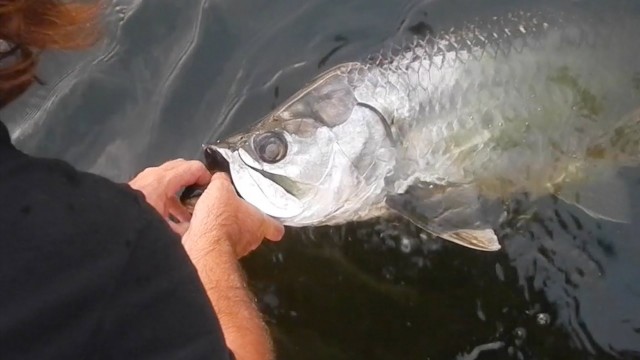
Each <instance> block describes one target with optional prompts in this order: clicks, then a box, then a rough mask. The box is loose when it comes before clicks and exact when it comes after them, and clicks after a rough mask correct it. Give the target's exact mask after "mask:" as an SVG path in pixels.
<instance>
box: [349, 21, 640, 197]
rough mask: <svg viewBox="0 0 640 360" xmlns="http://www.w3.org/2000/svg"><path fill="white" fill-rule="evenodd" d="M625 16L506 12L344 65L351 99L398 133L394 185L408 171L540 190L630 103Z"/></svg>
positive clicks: (563, 175)
mask: <svg viewBox="0 0 640 360" xmlns="http://www.w3.org/2000/svg"><path fill="white" fill-rule="evenodd" d="M635 20H636V19H630V20H621V18H619V17H612V18H611V20H610V21H608V20H607V19H606V18H605V17H604V16H601V17H599V18H596V17H585V16H579V15H578V14H572V15H567V14H563V13H561V12H549V13H543V12H537V13H531V12H524V11H520V12H513V13H508V14H506V15H504V16H501V17H492V18H489V19H478V20H477V21H476V22H474V23H467V24H465V25H463V26H461V27H459V28H457V29H447V30H445V31H440V32H438V33H437V34H434V35H429V36H427V37H426V38H424V39H417V40H414V41H413V42H412V43H410V44H409V45H408V46H396V47H391V48H387V49H385V50H384V51H383V52H381V53H379V54H377V55H375V56H371V57H369V58H368V60H367V61H366V62H363V63H362V64H359V65H354V66H351V67H350V68H348V69H347V70H346V76H348V78H349V81H350V83H351V85H352V86H353V88H354V92H355V94H356V97H357V98H358V100H359V101H361V102H366V103H369V104H370V105H372V106H375V107H376V108H377V109H379V110H380V111H381V113H382V114H384V115H385V117H386V118H387V120H388V121H389V122H390V123H391V125H392V128H393V131H394V133H395V136H397V137H398V138H399V139H401V140H402V141H400V142H399V144H400V145H399V146H398V149H397V151H398V159H397V163H398V165H397V166H396V168H395V170H394V174H393V175H392V176H391V178H392V180H393V181H392V184H393V185H392V186H394V187H395V191H402V190H403V189H404V188H406V186H408V185H409V184H410V183H412V182H413V181H415V180H418V179H419V180H423V181H430V182H435V183H450V182H455V183H470V182H476V183H478V184H480V185H481V188H482V189H483V190H484V191H485V192H486V193H487V194H490V195H496V196H500V195H503V193H505V192H507V193H508V192H512V191H530V192H533V193H536V192H540V193H544V192H548V190H549V187H550V186H551V185H553V184H554V183H557V182H560V181H562V180H563V179H567V178H570V177H572V176H574V175H575V174H577V173H579V172H580V170H581V169H583V168H584V167H585V166H587V165H586V159H587V158H588V157H589V156H592V155H593V154H592V153H593V148H594V147H596V146H601V144H610V145H611V146H610V147H611V148H606V147H605V148H602V149H600V150H602V151H601V152H600V154H599V156H601V157H607V156H609V155H610V154H612V153H613V152H614V151H613V150H615V149H612V148H613V147H614V144H613V142H612V141H609V142H607V141H605V140H606V139H608V138H607V136H610V134H611V130H612V128H613V127H615V126H618V125H619V124H620V122H621V121H623V119H624V118H625V116H627V117H628V114H629V113H631V112H633V110H634V109H636V108H637V107H639V106H640V94H638V93H640V92H636V93H633V92H631V91H630V87H631V83H630V80H629V79H630V78H632V77H633V75H634V74H635V73H640V66H638V65H637V64H638V61H637V59H638V57H639V56H640V46H639V44H638V42H637V41H636V39H635V35H634V34H640V26H639V25H638V23H639V22H638V21H635ZM603 65H604V66H606V71H604V70H605V69H603ZM627 82H629V84H627Z"/></svg>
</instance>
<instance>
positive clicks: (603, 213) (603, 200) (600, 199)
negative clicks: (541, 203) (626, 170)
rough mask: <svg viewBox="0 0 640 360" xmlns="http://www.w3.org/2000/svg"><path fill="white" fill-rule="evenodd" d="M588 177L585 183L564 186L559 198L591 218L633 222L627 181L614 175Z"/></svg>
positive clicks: (591, 175)
mask: <svg viewBox="0 0 640 360" xmlns="http://www.w3.org/2000/svg"><path fill="white" fill-rule="evenodd" d="M596 170H597V168H595V169H594V170H593V171H591V172H590V173H589V174H588V175H589V176H588V180H587V182H585V183H580V184H578V183H571V184H563V185H562V186H561V187H560V188H559V189H558V190H557V191H556V192H555V195H556V196H557V197H558V198H560V199H561V200H563V201H564V202H566V203H569V204H572V205H575V206H576V207H578V208H580V209H581V210H583V211H584V212H586V213H587V214H589V215H590V216H592V217H594V218H597V219H604V220H608V221H613V222H620V223H629V222H631V205H630V203H629V193H628V190H627V185H626V184H625V183H624V181H623V180H622V179H621V178H620V177H618V176H616V173H615V172H613V171H609V172H606V173H605V174H602V173H595V171H596Z"/></svg>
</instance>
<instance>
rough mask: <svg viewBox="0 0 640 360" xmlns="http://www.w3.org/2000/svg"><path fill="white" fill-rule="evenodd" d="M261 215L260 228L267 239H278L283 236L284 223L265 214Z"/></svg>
mask: <svg viewBox="0 0 640 360" xmlns="http://www.w3.org/2000/svg"><path fill="white" fill-rule="evenodd" d="M258 211H259V210H258ZM262 216H263V220H262V224H263V225H262V228H263V233H264V237H265V238H266V239H267V240H271V241H280V240H281V239H282V237H283V236H284V225H282V224H281V223H280V222H279V221H277V220H275V219H273V218H272V217H271V216H269V215H267V214H264V213H263V214H262Z"/></svg>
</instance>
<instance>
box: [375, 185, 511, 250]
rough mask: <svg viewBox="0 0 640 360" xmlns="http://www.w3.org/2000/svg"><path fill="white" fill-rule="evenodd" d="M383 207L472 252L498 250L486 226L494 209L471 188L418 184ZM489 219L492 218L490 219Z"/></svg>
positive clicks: (495, 215) (389, 197)
mask: <svg viewBox="0 0 640 360" xmlns="http://www.w3.org/2000/svg"><path fill="white" fill-rule="evenodd" d="M386 204H387V206H388V207H389V208H390V209H392V210H393V211H395V212H396V213H398V214H400V215H402V216H403V217H405V218H406V219H408V220H410V221H411V222H412V223H414V224H416V225H417V226H419V227H420V228H422V229H424V230H426V231H428V232H430V233H432V234H434V235H436V236H439V237H441V238H443V239H445V240H449V241H451V242H454V243H456V244H459V245H463V246H466V247H469V248H472V249H476V250H483V251H496V250H499V249H500V243H499V242H498V237H497V236H496V234H495V232H494V231H493V229H492V228H491V226H490V225H489V224H490V222H491V221H488V219H490V218H495V219H497V218H498V214H496V213H495V211H496V210H498V209H497V207H495V206H492V205H495V204H491V203H490V202H489V201H487V200H486V199H483V198H481V197H480V196H479V195H478V191H477V189H476V188H475V187H474V186H472V185H452V186H445V185H437V184H431V183H425V182H420V183H418V184H415V185H412V186H410V187H409V188H408V189H407V190H406V191H405V192H404V193H402V194H396V195H391V196H388V197H387V199H386ZM492 216H493V217H492Z"/></svg>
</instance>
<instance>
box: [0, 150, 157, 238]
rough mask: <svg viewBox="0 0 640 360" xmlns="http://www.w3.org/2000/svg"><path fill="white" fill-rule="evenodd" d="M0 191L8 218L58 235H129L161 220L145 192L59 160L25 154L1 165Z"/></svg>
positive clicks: (0, 205)
mask: <svg viewBox="0 0 640 360" xmlns="http://www.w3.org/2000/svg"><path fill="white" fill-rule="evenodd" d="M0 194H2V198H3V199H5V200H6V201H3V204H0V213H2V214H3V215H5V216H6V217H5V218H15V220H16V221H17V222H27V223H30V224H32V225H33V226H36V227H37V226H47V227H50V228H55V229H57V230H59V231H58V233H68V232H73V233H75V234H83V233H84V234H87V233H92V234H94V237H98V236H99V235H100V234H107V233H108V234H110V236H118V235H120V236H127V237H129V236H132V234H133V233H135V232H136V231H138V230H139V229H140V228H142V227H144V226H146V225H147V223H149V222H150V221H152V222H153V221H154V220H157V219H154V216H155V217H157V214H155V213H154V212H153V211H152V209H151V208H150V207H149V206H148V205H147V204H146V203H145V201H144V198H143V196H142V195H141V194H140V193H138V192H135V191H134V190H132V189H131V188H130V187H128V186H127V185H126V184H119V183H115V182H113V181H111V180H109V179H107V178H105V177H102V176H99V175H95V174H91V173H89V172H84V171H80V170H77V169H75V168H74V167H73V166H71V165H70V164H68V163H67V162H65V161H62V160H57V159H48V158H38V157H31V156H23V157H19V158H15V159H14V161H11V162H9V163H5V164H4V165H2V166H0ZM12 215H13V216H12ZM65 229H66V230H67V231H62V230H65Z"/></svg>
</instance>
